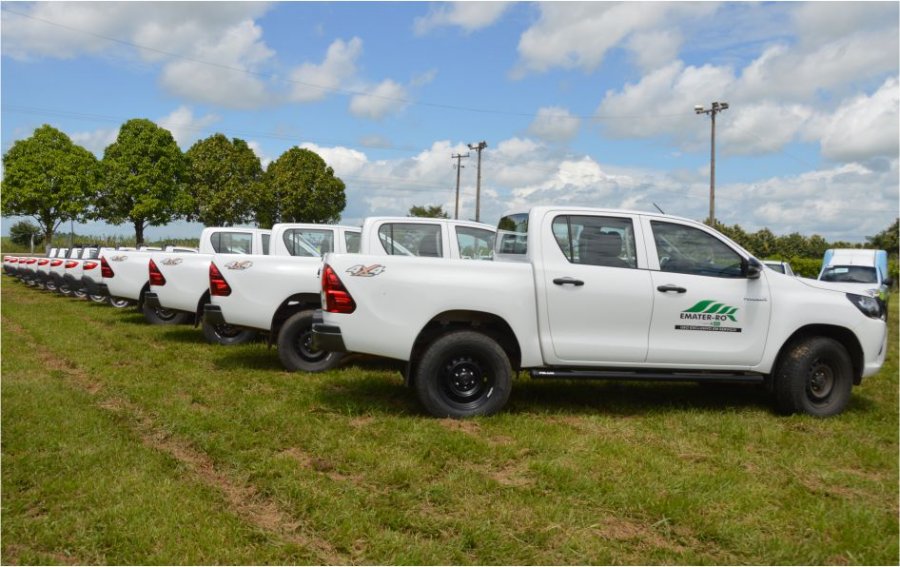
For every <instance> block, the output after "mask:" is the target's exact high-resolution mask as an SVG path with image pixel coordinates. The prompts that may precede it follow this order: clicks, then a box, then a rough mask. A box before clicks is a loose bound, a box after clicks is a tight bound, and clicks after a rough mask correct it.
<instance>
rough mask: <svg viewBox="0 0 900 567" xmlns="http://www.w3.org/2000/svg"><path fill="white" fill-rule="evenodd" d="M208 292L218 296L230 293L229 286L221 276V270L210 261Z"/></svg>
mask: <svg viewBox="0 0 900 567" xmlns="http://www.w3.org/2000/svg"><path fill="white" fill-rule="evenodd" d="M209 294H210V295H217V296H219V297H226V296H229V295H231V286H229V285H228V282H226V281H225V278H224V277H222V272H220V271H219V268H217V267H216V265H215V264H214V263H212V262H210V263H209Z"/></svg>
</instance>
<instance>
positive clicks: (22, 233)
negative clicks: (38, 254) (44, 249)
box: [9, 221, 43, 246]
mask: <svg viewBox="0 0 900 567" xmlns="http://www.w3.org/2000/svg"><path fill="white" fill-rule="evenodd" d="M42 236H43V235H42V234H41V228H40V227H39V226H37V225H35V224H34V223H32V222H30V221H19V222H17V223H16V224H14V225H12V226H11V227H9V239H10V240H12V241H13V242H15V243H16V244H19V245H21V246H28V245H30V244H31V243H32V242H40V241H41V237H42ZM32 239H33V240H32Z"/></svg>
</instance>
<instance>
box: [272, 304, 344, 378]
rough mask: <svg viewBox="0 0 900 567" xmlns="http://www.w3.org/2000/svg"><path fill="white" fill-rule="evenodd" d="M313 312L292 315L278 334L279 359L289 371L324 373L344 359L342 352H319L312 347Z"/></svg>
mask: <svg viewBox="0 0 900 567" xmlns="http://www.w3.org/2000/svg"><path fill="white" fill-rule="evenodd" d="M312 321H313V312H312V311H310V310H307V311H301V312H299V313H295V314H294V315H291V317H290V318H289V319H288V320H287V321H285V322H284V325H282V326H281V330H280V331H279V332H278V358H279V359H280V360H281V364H282V366H284V367H285V368H286V369H287V370H290V371H292V372H293V371H296V370H302V371H304V372H322V371H323V370H330V369H331V368H334V367H335V366H337V364H338V362H340V361H341V359H342V358H344V353H342V352H329V351H326V350H319V349H317V348H315V347H313V345H312V338H313V333H312Z"/></svg>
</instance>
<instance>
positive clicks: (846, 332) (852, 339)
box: [775, 325, 865, 386]
mask: <svg viewBox="0 0 900 567" xmlns="http://www.w3.org/2000/svg"><path fill="white" fill-rule="evenodd" d="M812 337H828V338H830V339H833V340H835V341H837V342H838V343H840V344H841V345H842V346H843V347H844V348H845V349H847V354H848V355H850V362H851V364H852V365H853V384H854V385H856V386H858V385H859V384H860V383H861V381H862V373H863V368H864V367H865V357H864V354H863V349H862V345H861V344H860V342H859V339H857V338H856V335H855V334H854V333H853V331H851V330H850V329H847V328H846V327H840V326H837V325H806V326H805V327H801V328H799V329H797V330H796V331H794V333H793V334H792V335H791V336H790V337H789V338H788V340H786V341H785V342H784V344H783V345H781V349H780V350H779V351H778V357H777V358H776V359H775V360H776V366H777V365H778V364H780V362H781V360H782V357H783V356H784V353H785V352H787V350H788V349H789V348H790V347H791V345H793V344H794V343H796V342H798V341H801V340H804V339H809V338H812Z"/></svg>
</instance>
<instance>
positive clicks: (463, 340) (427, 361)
mask: <svg viewBox="0 0 900 567" xmlns="http://www.w3.org/2000/svg"><path fill="white" fill-rule="evenodd" d="M414 386H415V388H416V393H417V394H418V396H419V400H420V401H421V402H422V405H424V406H425V409H426V410H427V411H428V413H430V414H431V415H433V416H435V417H454V418H462V417H471V416H476V415H493V414H495V413H497V412H498V411H500V410H501V409H502V408H503V406H504V405H506V401H507V399H509V393H510V389H511V387H512V367H511V366H510V362H509V357H508V356H507V355H506V352H505V351H504V350H503V349H502V348H501V347H500V345H499V344H497V342H496V341H495V340H494V339H492V338H491V337H488V336H487V335H484V334H482V333H478V332H475V331H454V332H451V333H448V334H446V335H444V336H442V337H440V338H438V339H437V340H435V341H434V342H433V343H431V345H430V346H429V347H428V348H427V349H425V352H424V354H423V355H422V358H421V360H420V361H419V364H418V367H417V369H416V372H415V377H414Z"/></svg>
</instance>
